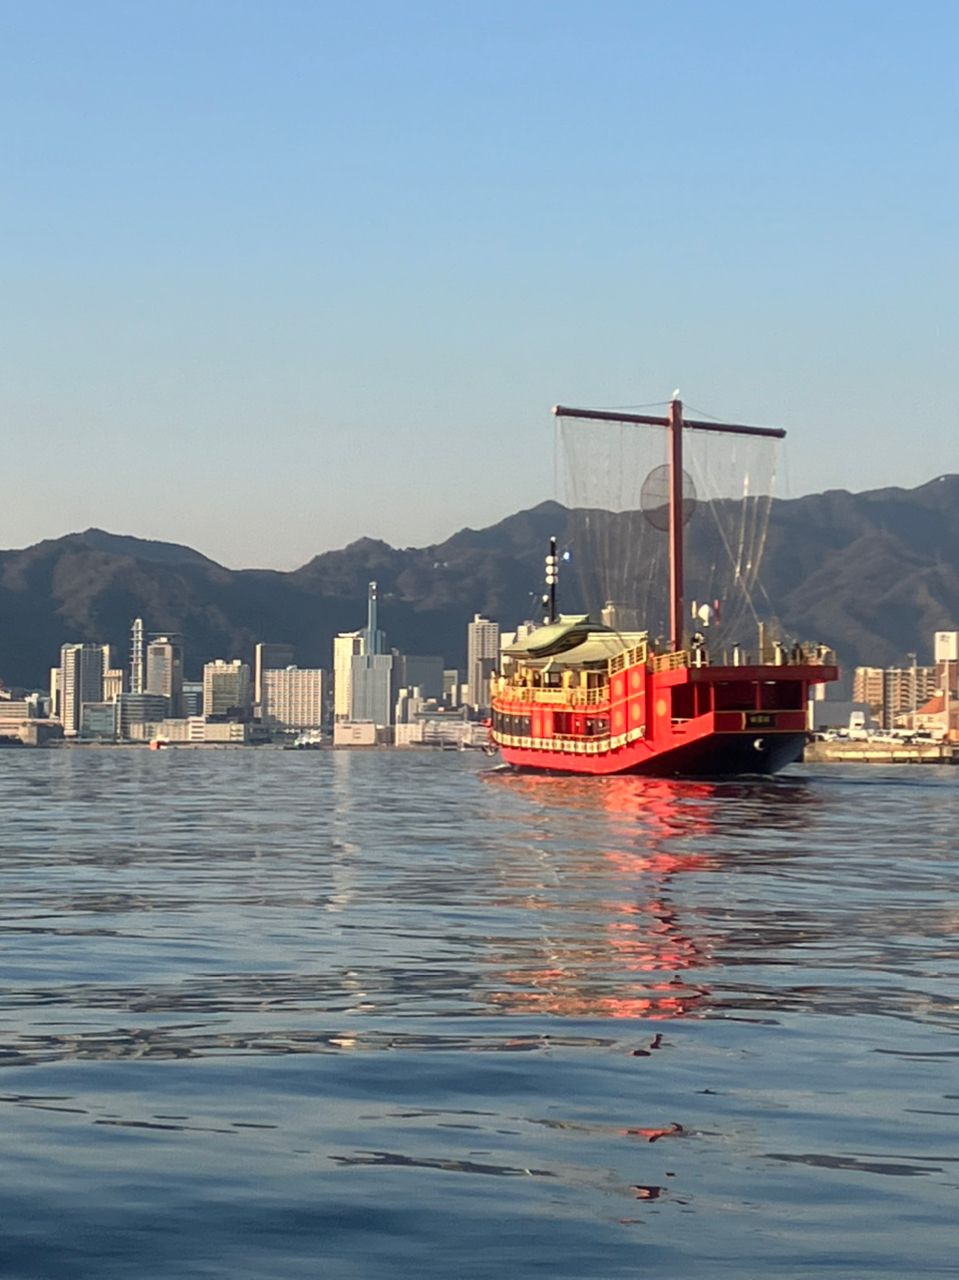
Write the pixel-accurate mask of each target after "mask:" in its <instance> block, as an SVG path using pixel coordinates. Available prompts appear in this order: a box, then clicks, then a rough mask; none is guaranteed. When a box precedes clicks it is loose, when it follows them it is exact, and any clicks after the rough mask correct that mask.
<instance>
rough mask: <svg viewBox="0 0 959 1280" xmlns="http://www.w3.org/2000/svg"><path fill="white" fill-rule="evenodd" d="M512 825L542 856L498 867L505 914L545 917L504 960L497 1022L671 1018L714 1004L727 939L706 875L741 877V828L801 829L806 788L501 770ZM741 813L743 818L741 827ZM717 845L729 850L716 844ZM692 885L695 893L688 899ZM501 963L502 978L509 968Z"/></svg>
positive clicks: (720, 886)
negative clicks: (719, 954)
mask: <svg viewBox="0 0 959 1280" xmlns="http://www.w3.org/2000/svg"><path fill="white" fill-rule="evenodd" d="M494 781H495V785H498V786H501V787H502V788H503V794H504V798H506V797H508V798H509V801H514V800H520V801H522V802H523V803H522V805H521V806H520V807H518V808H517V811H515V812H514V811H513V808H512V804H511V805H510V810H511V812H510V818H511V820H514V821H516V823H517V826H518V829H519V831H520V832H521V833H522V835H523V837H524V842H525V840H526V839H527V838H528V845H527V846H526V847H527V848H528V849H530V850H531V851H532V852H533V861H532V863H530V862H529V860H528V859H527V860H526V861H524V862H523V863H522V864H521V868H520V869H519V870H517V868H516V867H515V864H514V865H513V866H511V867H508V868H507V867H504V868H501V875H502V888H503V895H502V897H501V902H502V903H503V904H504V905H507V904H508V903H509V902H510V901H513V902H515V903H516V905H520V903H521V904H522V906H523V907H524V908H526V910H528V911H531V912H535V913H537V920H538V926H539V927H538V930H536V932H535V940H534V938H533V937H531V936H530V933H529V932H525V936H524V937H523V938H522V939H517V940H516V946H515V948H511V949H509V950H508V951H504V953H503V954H502V955H500V956H498V957H497V961H498V963H497V964H496V966H495V967H496V968H497V969H498V971H499V974H498V976H499V979H500V988H499V989H498V990H496V991H494V992H493V993H492V994H491V996H490V1001H491V1003H492V1004H494V1005H495V1006H496V1007H497V1008H498V1009H499V1010H505V1011H507V1012H510V1013H520V1012H522V1013H526V1014H528V1013H529V1012H530V1011H531V1010H533V1011H537V1010H538V1011H541V1012H542V1013H544V1014H548V1015H553V1016H560V1017H566V1018H581V1017H590V1018H596V1017H599V1018H610V1019H649V1020H657V1019H673V1018H680V1017H688V1016H691V1015H695V1014H697V1013H698V1012H699V1011H700V1010H702V1009H704V1006H705V1005H707V1004H708V1001H709V996H710V987H709V985H708V984H707V982H705V981H703V979H702V975H703V974H704V973H707V972H708V971H709V970H710V969H712V968H713V967H714V962H713V955H714V953H715V952H716V951H717V950H722V949H723V946H724V943H725V940H726V939H725V936H723V935H717V933H716V929H715V921H716V914H717V913H716V912H715V911H712V910H708V909H704V907H703V877H710V878H711V879H712V878H713V877H715V885H714V889H713V892H714V893H721V892H728V891H729V885H728V882H727V881H726V880H725V878H724V877H722V876H715V873H716V872H722V871H724V870H728V869H729V867H730V857H731V854H730V848H729V845H730V842H729V840H728V838H727V837H728V836H729V834H730V819H731V818H732V821H733V825H735V823H736V822H739V821H742V822H743V823H744V824H746V825H748V824H751V823H755V822H756V821H758V815H757V813H756V810H757V809H761V810H762V819H761V821H762V823H763V826H764V829H768V827H769V826H770V825H773V826H777V825H778V826H789V825H792V824H793V823H794V822H795V821H797V820H798V822H799V823H800V825H805V819H803V818H802V817H799V814H801V812H802V810H803V807H804V805H805V804H806V801H807V797H808V789H807V788H806V787H805V786H804V785H803V783H802V780H799V785H798V786H796V785H795V784H794V783H786V784H782V783H778V784H774V785H772V786H771V785H770V783H769V781H768V780H763V781H762V782H761V783H760V782H756V783H750V782H735V783H729V782H704V781H695V782H693V781H689V782H687V781H679V780H671V779H656V780H651V779H636V778H600V779H583V778H579V777H549V776H543V775H538V774H517V773H505V772H498V773H497V774H496V775H494ZM737 814H738V816H737ZM720 833H721V834H722V837H723V838H721V839H720V838H718V837H719V835H720ZM684 885H687V886H695V890H696V892H695V893H693V894H690V893H689V892H688V891H687V889H686V888H684ZM500 965H501V966H502V967H500Z"/></svg>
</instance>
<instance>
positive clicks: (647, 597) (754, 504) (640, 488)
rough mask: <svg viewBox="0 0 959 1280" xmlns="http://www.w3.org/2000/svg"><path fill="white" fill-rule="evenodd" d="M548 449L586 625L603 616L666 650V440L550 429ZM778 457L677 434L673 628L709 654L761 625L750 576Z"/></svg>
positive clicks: (583, 423)
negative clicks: (678, 593) (678, 552)
mask: <svg viewBox="0 0 959 1280" xmlns="http://www.w3.org/2000/svg"><path fill="white" fill-rule="evenodd" d="M557 443H558V462H559V466H558V472H559V479H560V500H561V501H562V502H563V503H564V504H565V506H567V507H568V508H569V510H570V515H569V525H568V535H567V548H566V549H568V551H569V558H570V560H571V567H572V568H573V569H574V570H575V576H576V578H577V580H578V583H579V587H580V592H581V604H582V607H583V608H584V609H587V610H588V611H589V613H590V614H591V616H592V617H593V618H594V619H596V620H597V621H598V620H600V619H601V618H602V617H603V611H604V609H605V610H606V615H605V616H606V620H607V621H609V622H611V623H612V624H613V625H615V626H617V627H618V628H619V629H620V630H644V631H648V632H649V635H650V638H651V639H652V640H654V641H655V640H657V639H659V638H662V639H665V638H666V637H668V635H669V534H668V532H667V529H668V518H667V511H666V505H665V504H666V503H667V501H668V474H669V473H668V464H669V433H668V431H667V430H666V428H664V427H658V426H642V425H639V424H635V423H625V422H624V423H620V422H607V421H590V420H588V419H581V418H559V419H558V442H557ZM777 454H778V441H776V440H775V439H769V438H766V437H756V436H737V435H727V434H723V435H720V434H715V433H712V432H706V431H696V430H692V429H689V428H685V429H684V430H683V471H684V477H683V508H684V515H685V519H686V523H685V528H684V534H685V591H684V595H685V602H686V619H685V623H684V625H685V627H686V631H687V634H692V633H694V632H697V631H701V632H703V634H704V635H705V636H706V638H707V640H708V641H709V642H710V644H711V645H715V644H716V643H718V644H720V645H729V646H731V645H733V644H743V643H748V642H754V641H755V636H756V624H757V622H758V620H759V618H761V617H762V618H766V619H768V617H769V605H768V600H767V598H766V595H765V591H764V589H763V587H762V584H761V582H760V580H759V571H760V566H761V564H762V557H763V551H764V549H765V545H766V534H767V530H768V526H769V511H770V506H771V504H772V493H773V486H774V480H775V471H776V460H777ZM569 576H572V575H569ZM716 602H718V604H719V608H718V610H717V609H716V608H715V604H716ZM693 605H695V606H696V610H697V612H696V615H695V616H694V613H693ZM611 606H612V607H611ZM704 606H705V609H704Z"/></svg>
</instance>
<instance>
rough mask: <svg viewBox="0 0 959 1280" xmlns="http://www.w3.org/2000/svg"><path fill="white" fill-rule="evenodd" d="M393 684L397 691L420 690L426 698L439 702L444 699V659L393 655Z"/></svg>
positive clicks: (402, 654) (403, 654) (407, 654)
mask: <svg viewBox="0 0 959 1280" xmlns="http://www.w3.org/2000/svg"><path fill="white" fill-rule="evenodd" d="M393 683H394V685H395V686H396V688H397V689H415V688H419V689H420V690H421V691H422V696H423V697H424V698H436V699H437V701H439V700H440V699H441V698H442V697H443V659H442V658H434V657H430V656H428V655H417V654H410V653H396V654H394V655H393Z"/></svg>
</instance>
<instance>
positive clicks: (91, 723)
mask: <svg viewBox="0 0 959 1280" xmlns="http://www.w3.org/2000/svg"><path fill="white" fill-rule="evenodd" d="M77 736H78V737H80V738H87V739H94V738H99V739H100V740H102V741H112V740H113V739H114V738H115V737H116V736H117V704H116V702H84V703H83V705H82V706H81V708H80V727H79V730H78V733H77Z"/></svg>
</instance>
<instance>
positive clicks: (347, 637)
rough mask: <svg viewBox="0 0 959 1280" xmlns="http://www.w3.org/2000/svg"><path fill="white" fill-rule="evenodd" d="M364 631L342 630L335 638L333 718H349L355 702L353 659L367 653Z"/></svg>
mask: <svg viewBox="0 0 959 1280" xmlns="http://www.w3.org/2000/svg"><path fill="white" fill-rule="evenodd" d="M365 652H366V650H365V648H364V633H363V632H362V631H342V632H340V634H339V635H338V636H336V637H335V638H334V640H333V719H334V720H349V719H350V708H351V706H352V702H353V659H354V658H355V657H357V656H358V655H359V654H361V653H365Z"/></svg>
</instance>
